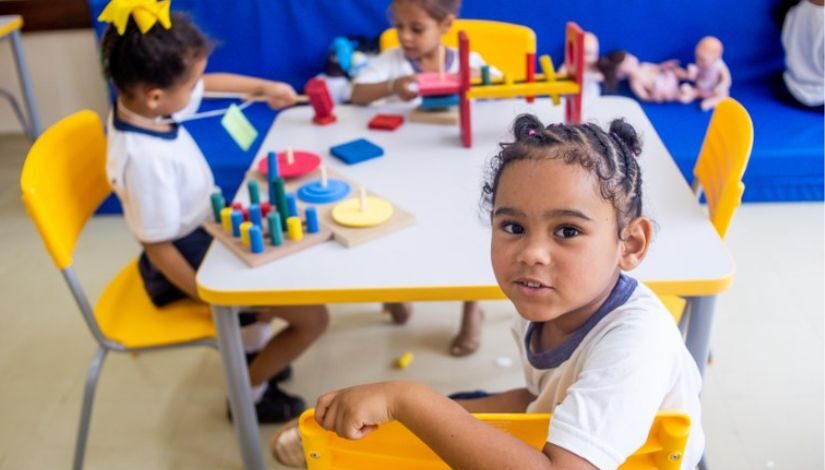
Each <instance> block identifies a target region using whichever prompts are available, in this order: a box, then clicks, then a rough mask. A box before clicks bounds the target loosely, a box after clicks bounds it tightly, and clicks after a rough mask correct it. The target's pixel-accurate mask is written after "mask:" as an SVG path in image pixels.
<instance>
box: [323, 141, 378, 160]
mask: <svg viewBox="0 0 825 470" xmlns="http://www.w3.org/2000/svg"><path fill="white" fill-rule="evenodd" d="M329 151H330V153H332V155H333V156H335V157H338V158H339V159H341V160H343V161H344V162H345V163H346V164H347V165H354V164H356V163H360V162H363V161H364V160H369V159H371V158H378V157H380V156H381V155H384V149H383V148H381V147H379V146H377V145H375V144H373V143H372V142H370V141H369V140H367V139H356V140H353V141H351V142H346V143H343V144H339V145H336V146H334V147H331V148H330V149H329Z"/></svg>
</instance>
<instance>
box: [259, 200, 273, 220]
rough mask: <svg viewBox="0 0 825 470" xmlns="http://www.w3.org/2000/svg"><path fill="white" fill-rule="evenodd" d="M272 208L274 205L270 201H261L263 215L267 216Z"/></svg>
mask: <svg viewBox="0 0 825 470" xmlns="http://www.w3.org/2000/svg"><path fill="white" fill-rule="evenodd" d="M271 210H272V206H271V205H270V204H269V203H268V202H262V203H261V217H263V218H266V216H267V214H269V211H271Z"/></svg>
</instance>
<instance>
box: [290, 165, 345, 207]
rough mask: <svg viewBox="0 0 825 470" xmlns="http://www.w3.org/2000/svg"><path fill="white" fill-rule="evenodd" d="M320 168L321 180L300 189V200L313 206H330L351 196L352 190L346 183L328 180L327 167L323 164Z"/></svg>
mask: <svg viewBox="0 0 825 470" xmlns="http://www.w3.org/2000/svg"><path fill="white" fill-rule="evenodd" d="M318 168H319V171H320V172H321V178H320V179H317V180H315V181H310V182H309V183H306V184H304V185H303V186H301V187H300V188H298V192H297V194H298V198H300V199H301V200H302V201H304V202H310V203H313V204H328V203H330V202H335V201H338V200H341V199H343V198H345V197H346V196H347V194H349V191H350V188H349V184H347V182H346V181H343V180H339V179H332V178H328V177H327V167H326V165H323V164H322V165H321V166H319V167H318Z"/></svg>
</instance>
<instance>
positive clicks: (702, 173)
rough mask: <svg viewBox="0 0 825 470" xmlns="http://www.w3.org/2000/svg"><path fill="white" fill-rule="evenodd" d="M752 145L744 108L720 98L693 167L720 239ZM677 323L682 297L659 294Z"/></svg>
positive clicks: (741, 188)
mask: <svg viewBox="0 0 825 470" xmlns="http://www.w3.org/2000/svg"><path fill="white" fill-rule="evenodd" d="M752 148H753V122H752V121H751V117H750V115H749V114H748V111H747V110H746V109H745V108H744V106H742V105H741V104H740V103H739V102H738V101H736V100H735V99H733V98H727V99H725V100H723V101H721V102H720V103H719V104H718V105H717V106H716V109H715V110H714V111H713V116H711V118H710V124H709V125H708V130H707V133H706V134H705V140H704V141H703V142H702V149H701V150H700V151H699V158H697V160H696V165H695V166H694V168H693V184H692V185H691V187H692V189H693V192H694V193H695V194H696V197H697V198H699V197H701V196H702V194H703V193H704V195H705V200H706V201H707V211H708V217H709V218H710V221H711V223H712V224H713V227H714V228H715V229H716V232H717V233H718V234H719V237H720V238H722V239H723V240H724V239H725V235H727V233H728V228H729V227H730V223H731V220H733V214H734V213H735V212H736V209H737V208H738V207H739V206H740V204H741V203H742V194H744V192H745V184H744V183H742V176H743V175H744V174H745V169H746V168H747V166H748V160H749V159H750V156H751V149H752ZM659 298H660V299H661V300H662V302H663V303H664V304H665V306H666V307H667V308H668V310H669V311H670V313H671V314H672V315H673V318H675V319H676V322H677V323H678V322H679V321H680V320H681V318H682V314H683V312H684V308H685V300H684V299H682V298H680V297H677V296H660V297H659Z"/></svg>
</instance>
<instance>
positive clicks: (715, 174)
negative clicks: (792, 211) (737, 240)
mask: <svg viewBox="0 0 825 470" xmlns="http://www.w3.org/2000/svg"><path fill="white" fill-rule="evenodd" d="M752 147H753V122H751V118H750V116H749V115H748V111H747V110H746V109H745V108H744V107H743V106H742V105H741V104H739V102H737V101H736V100H734V99H733V98H727V99H725V100H724V101H722V102H720V103H719V105H717V106H716V109H715V110H714V111H713V116H712V117H711V118H710V124H709V125H708V130H707V134H705V140H704V142H702V149H701V151H700V152H699V158H698V159H697V160H696V166H695V167H694V169H693V176H694V181H693V189H694V191H697V194H698V191H699V190H700V189H701V191H703V192H704V194H705V199H706V200H707V203H708V215H709V216H710V221H711V223H712V224H713V226H714V227H715V228H716V231H717V232H718V233H719V236H720V237H721V238H725V235H726V234H727V232H728V227H729V226H730V222H731V219H733V214H734V212H736V208H737V207H739V204H740V203H741V202H742V194H743V193H744V192H745V185H744V183H742V175H744V173H745V168H746V167H747V166H748V159H749V158H750V155H751V148H752Z"/></svg>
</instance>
